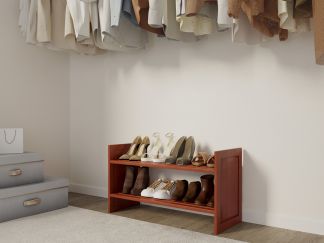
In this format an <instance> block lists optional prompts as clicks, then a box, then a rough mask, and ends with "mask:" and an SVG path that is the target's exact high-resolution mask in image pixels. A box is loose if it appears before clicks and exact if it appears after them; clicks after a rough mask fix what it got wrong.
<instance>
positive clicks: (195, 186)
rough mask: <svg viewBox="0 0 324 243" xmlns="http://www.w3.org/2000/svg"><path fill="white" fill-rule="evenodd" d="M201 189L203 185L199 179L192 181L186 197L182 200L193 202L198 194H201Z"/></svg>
mask: <svg viewBox="0 0 324 243" xmlns="http://www.w3.org/2000/svg"><path fill="white" fill-rule="evenodd" d="M200 190H201V185H200V182H199V181H193V182H190V184H189V186H188V191H187V193H186V195H185V197H184V198H183V199H182V201H183V202H189V203H193V202H194V201H195V199H196V198H197V196H198V195H199V192H200Z"/></svg>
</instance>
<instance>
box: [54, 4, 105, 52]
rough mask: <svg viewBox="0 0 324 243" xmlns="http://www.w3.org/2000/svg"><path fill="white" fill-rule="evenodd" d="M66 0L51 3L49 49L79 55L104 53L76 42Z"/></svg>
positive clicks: (94, 47) (92, 45)
mask: <svg viewBox="0 0 324 243" xmlns="http://www.w3.org/2000/svg"><path fill="white" fill-rule="evenodd" d="M66 7H67V1H66V0H54V1H51V9H52V21H51V22H52V27H51V29H52V40H51V47H50V48H53V49H56V50H64V51H74V52H76V53H80V54H87V55H96V54H102V53H105V51H104V50H100V49H99V48H97V47H96V46H95V45H94V44H91V45H88V44H81V43H78V42H77V41H76V38H75V31H74V27H73V23H72V18H71V15H70V12H69V11H68V9H67V8H66Z"/></svg>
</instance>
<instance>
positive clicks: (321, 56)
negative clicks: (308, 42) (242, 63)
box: [313, 0, 324, 65]
mask: <svg viewBox="0 0 324 243" xmlns="http://www.w3.org/2000/svg"><path fill="white" fill-rule="evenodd" d="M313 9H314V10H313V11H314V13H313V15H314V35H315V57H316V63H317V64H319V65H324V28H323V26H324V1H323V0H313Z"/></svg>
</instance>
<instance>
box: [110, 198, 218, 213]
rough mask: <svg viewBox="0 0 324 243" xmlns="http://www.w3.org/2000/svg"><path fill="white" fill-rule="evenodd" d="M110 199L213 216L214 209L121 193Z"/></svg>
mask: <svg viewBox="0 0 324 243" xmlns="http://www.w3.org/2000/svg"><path fill="white" fill-rule="evenodd" d="M110 197H112V198H117V199H124V200H129V201H135V202H141V203H147V204H156V205H162V206H166V207H172V208H181V209H184V210H190V211H195V212H201V213H209V214H214V208H211V207H207V206H200V205H196V204H194V203H185V202H181V201H180V202H177V201H173V200H160V199H155V198H147V197H141V196H134V195H130V194H123V193H113V194H110Z"/></svg>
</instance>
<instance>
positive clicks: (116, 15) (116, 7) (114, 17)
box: [109, 0, 123, 26]
mask: <svg viewBox="0 0 324 243" xmlns="http://www.w3.org/2000/svg"><path fill="white" fill-rule="evenodd" d="M109 1H110V22H111V23H110V25H111V26H118V25H119V19H120V13H121V8H122V3H123V1H122V0H109Z"/></svg>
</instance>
